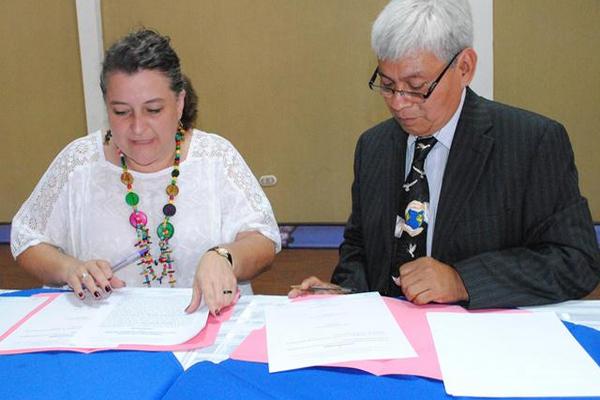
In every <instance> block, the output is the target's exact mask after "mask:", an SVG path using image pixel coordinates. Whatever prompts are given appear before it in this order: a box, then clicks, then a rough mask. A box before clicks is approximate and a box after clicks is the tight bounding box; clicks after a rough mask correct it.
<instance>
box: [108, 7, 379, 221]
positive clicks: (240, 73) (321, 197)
mask: <svg viewBox="0 0 600 400" xmlns="http://www.w3.org/2000/svg"><path fill="white" fill-rule="evenodd" d="M385 3H386V0H378V1H369V2H365V1H364V0H355V1H349V0H326V1H324V0H302V1H281V0H260V1H256V0H246V1H244V0H235V1H202V2H200V1H195V0H185V1H177V2H168V3H167V2H165V1H164V0H138V1H127V2H125V3H124V2H123V1H120V0H103V2H102V4H103V9H102V13H103V24H104V34H105V35H104V36H105V43H110V42H113V41H114V40H115V39H116V38H118V37H120V36H122V35H123V34H124V33H126V32H128V31H129V30H130V29H131V27H132V26H140V25H144V26H147V27H152V28H156V29H158V30H159V31H160V32H162V33H165V34H168V35H169V36H171V38H172V41H173V45H174V47H175V48H176V49H177V51H178V53H179V55H180V57H181V59H182V63H183V69H184V71H185V72H186V73H187V74H188V75H189V76H190V77H191V78H192V81H193V83H194V85H195V87H196V90H197V92H198V95H199V98H200V121H199V124H198V125H199V127H200V128H201V129H203V130H207V131H210V132H217V133H219V134H221V135H222V136H225V137H226V138H228V139H229V140H231V141H232V142H233V143H234V145H235V146H236V147H237V148H238V149H239V150H240V152H241V153H242V155H243V156H244V158H245V159H246V161H247V162H248V164H249V165H250V167H251V169H252V171H253V172H254V173H255V174H256V175H257V176H260V175H265V174H274V175H276V176H277V178H278V180H279V183H278V184H277V186H275V187H270V188H266V189H265V192H266V193H267V196H268V197H269V199H270V200H271V202H272V204H273V207H274V210H275V213H276V217H277V219H278V220H279V221H294V222H295V221H302V222H318V221H339V222H341V221H345V220H346V218H347V217H348V213H349V210H350V185H351V182H352V160H353V152H354V145H355V142H356V139H357V137H358V135H359V134H360V133H361V132H362V131H363V130H364V129H366V128H367V127H369V126H371V125H373V124H374V123H375V122H377V121H379V120H381V119H382V118H384V117H386V116H387V113H386V111H385V109H384V107H383V104H382V101H381V99H380V98H379V96H377V95H375V94H374V93H372V92H370V90H369V89H368V86H367V81H368V80H369V77H370V75H371V72H372V71H373V68H374V67H375V58H374V57H373V56H372V55H371V52H370V47H369V46H370V45H369V32H370V26H371V23H372V21H373V20H374V19H375V17H376V15H377V13H378V11H379V10H380V9H381V8H382V7H383V5H384V4H385ZM165 16H168V18H165Z"/></svg>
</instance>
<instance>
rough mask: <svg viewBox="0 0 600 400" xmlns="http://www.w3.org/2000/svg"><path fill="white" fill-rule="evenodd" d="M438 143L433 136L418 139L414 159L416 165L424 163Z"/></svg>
mask: <svg viewBox="0 0 600 400" xmlns="http://www.w3.org/2000/svg"><path fill="white" fill-rule="evenodd" d="M436 143H437V139H436V138H434V137H433V136H431V137H428V138H418V139H417V141H416V142H415V155H414V159H413V164H414V163H422V162H423V161H425V157H427V154H429V152H430V151H431V149H432V148H433V146H435V144H436Z"/></svg>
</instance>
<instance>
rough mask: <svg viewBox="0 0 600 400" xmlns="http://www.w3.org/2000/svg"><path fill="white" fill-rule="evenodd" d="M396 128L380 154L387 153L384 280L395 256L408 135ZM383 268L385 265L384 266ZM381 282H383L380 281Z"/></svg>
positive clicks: (387, 277) (388, 274)
mask: <svg viewBox="0 0 600 400" xmlns="http://www.w3.org/2000/svg"><path fill="white" fill-rule="evenodd" d="M394 126H395V127H396V128H397V129H395V131H394V132H392V133H391V135H390V142H389V143H388V144H387V145H388V146H390V149H391V150H388V151H384V152H383V153H382V154H388V155H389V168H387V175H388V176H387V177H386V180H385V181H386V182H387V183H388V185H387V188H388V189H387V192H386V193H385V196H386V200H387V201H385V202H384V203H385V205H386V206H385V207H386V209H385V211H384V218H385V235H384V239H383V240H384V242H385V246H386V248H387V249H388V251H387V255H388V257H387V260H388V265H389V266H388V271H387V273H386V274H383V279H384V280H385V281H388V280H389V277H390V274H391V268H392V266H393V265H392V263H393V260H394V258H395V252H396V240H395V236H394V232H395V230H396V215H398V207H399V206H400V196H401V195H402V194H401V192H400V189H401V186H402V184H403V183H404V174H405V171H404V169H405V162H404V161H405V154H406V140H407V137H408V135H407V134H406V132H404V131H403V130H402V128H400V125H397V124H396V125H394ZM384 268H385V267H384ZM382 284H383V283H382Z"/></svg>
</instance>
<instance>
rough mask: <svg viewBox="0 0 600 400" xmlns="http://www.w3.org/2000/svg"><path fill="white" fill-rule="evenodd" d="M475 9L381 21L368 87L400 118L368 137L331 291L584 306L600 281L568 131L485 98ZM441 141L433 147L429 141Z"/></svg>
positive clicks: (423, 8)
mask: <svg viewBox="0 0 600 400" xmlns="http://www.w3.org/2000/svg"><path fill="white" fill-rule="evenodd" d="M472 43H473V26H472V17H471V11H470V8H469V4H468V2H467V0H460V1H458V0H448V1H440V0H437V1H434V0H396V1H392V2H391V3H389V4H388V5H387V6H386V7H385V9H384V10H383V11H382V12H381V14H380V15H379V16H378V18H377V20H376V21H375V23H374V25H373V30H372V47H373V49H374V51H375V53H376V55H377V58H378V66H377V69H376V70H375V72H374V74H373V77H372V78H371V81H370V83H369V85H370V86H371V89H373V90H377V91H379V92H380V93H381V94H382V96H383V99H384V101H385V103H386V105H387V107H388V108H389V110H390V112H391V114H392V116H393V118H392V119H389V120H387V121H384V122H382V123H380V124H379V125H377V126H375V127H373V128H371V129H369V130H368V131H366V132H365V133H364V134H363V135H362V136H361V137H360V139H359V141H358V144H357V147H356V152H355V164H354V183H353V185H352V214H351V215H350V218H349V220H348V223H347V225H346V229H345V233H344V241H343V243H342V244H341V246H340V260H339V264H338V265H337V266H336V268H335V271H334V273H333V276H332V282H333V284H324V283H323V282H321V281H319V280H318V279H317V278H315V277H311V278H309V279H307V280H305V281H304V282H303V283H302V285H301V289H300V290H293V291H292V292H290V296H292V297H294V296H296V295H299V294H301V293H302V292H303V289H304V290H306V289H308V288H309V287H311V286H315V285H328V286H329V287H332V288H335V287H336V286H335V285H334V284H337V285H341V286H345V287H351V288H354V289H356V290H358V291H368V290H377V291H379V292H380V293H381V294H383V295H388V296H398V295H401V294H402V295H404V296H406V298H407V299H408V300H410V301H412V302H414V303H416V304H425V303H430V302H437V303H460V304H463V305H465V306H467V307H469V308H487V307H511V306H524V305H534V304H544V303H551V302H558V301H563V300H567V299H572V298H580V297H583V296H585V295H587V294H588V293H589V292H591V291H592V290H593V289H594V287H596V285H597V284H598V282H599V280H600V256H599V252H598V245H597V243H596V239H595V233H594V228H593V224H592V221H591V215H590V212H589V208H588V205H587V202H586V200H585V199H584V198H583V197H582V196H581V194H580V192H579V188H578V178H577V170H576V168H575V164H574V159H573V152H572V149H571V145H570V143H569V139H568V136H567V133H566V131H565V129H564V127H563V126H562V125H561V124H559V123H557V122H555V121H552V120H550V119H548V118H546V117H543V116H540V115H537V114H534V113H531V112H528V111H524V110H519V109H516V108H513V107H509V106H506V105H502V104H499V103H495V102H492V101H489V100H486V99H483V98H481V97H479V96H477V95H476V94H475V93H474V92H473V91H472V90H471V89H470V88H469V87H468V85H469V83H470V82H471V80H472V78H473V76H474V74H475V68H476V64H477V54H476V53H475V51H474V49H473V48H472ZM433 138H434V139H433Z"/></svg>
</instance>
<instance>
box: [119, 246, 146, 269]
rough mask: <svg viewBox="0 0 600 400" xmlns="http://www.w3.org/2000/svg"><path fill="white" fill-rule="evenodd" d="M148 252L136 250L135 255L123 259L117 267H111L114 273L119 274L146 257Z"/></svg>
mask: <svg viewBox="0 0 600 400" xmlns="http://www.w3.org/2000/svg"><path fill="white" fill-rule="evenodd" d="M147 252H148V250H147V249H142V250H136V252H135V253H131V254H130V255H128V256H127V257H125V258H124V259H122V260H121V261H119V262H118V263H116V264H115V265H113V266H112V267H111V269H112V272H113V273H114V272H117V271H118V270H120V269H122V268H125V267H126V266H128V265H129V264H131V263H133V262H135V261H137V260H139V259H140V258H142V257H144V256H145V255H146V253H147Z"/></svg>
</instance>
